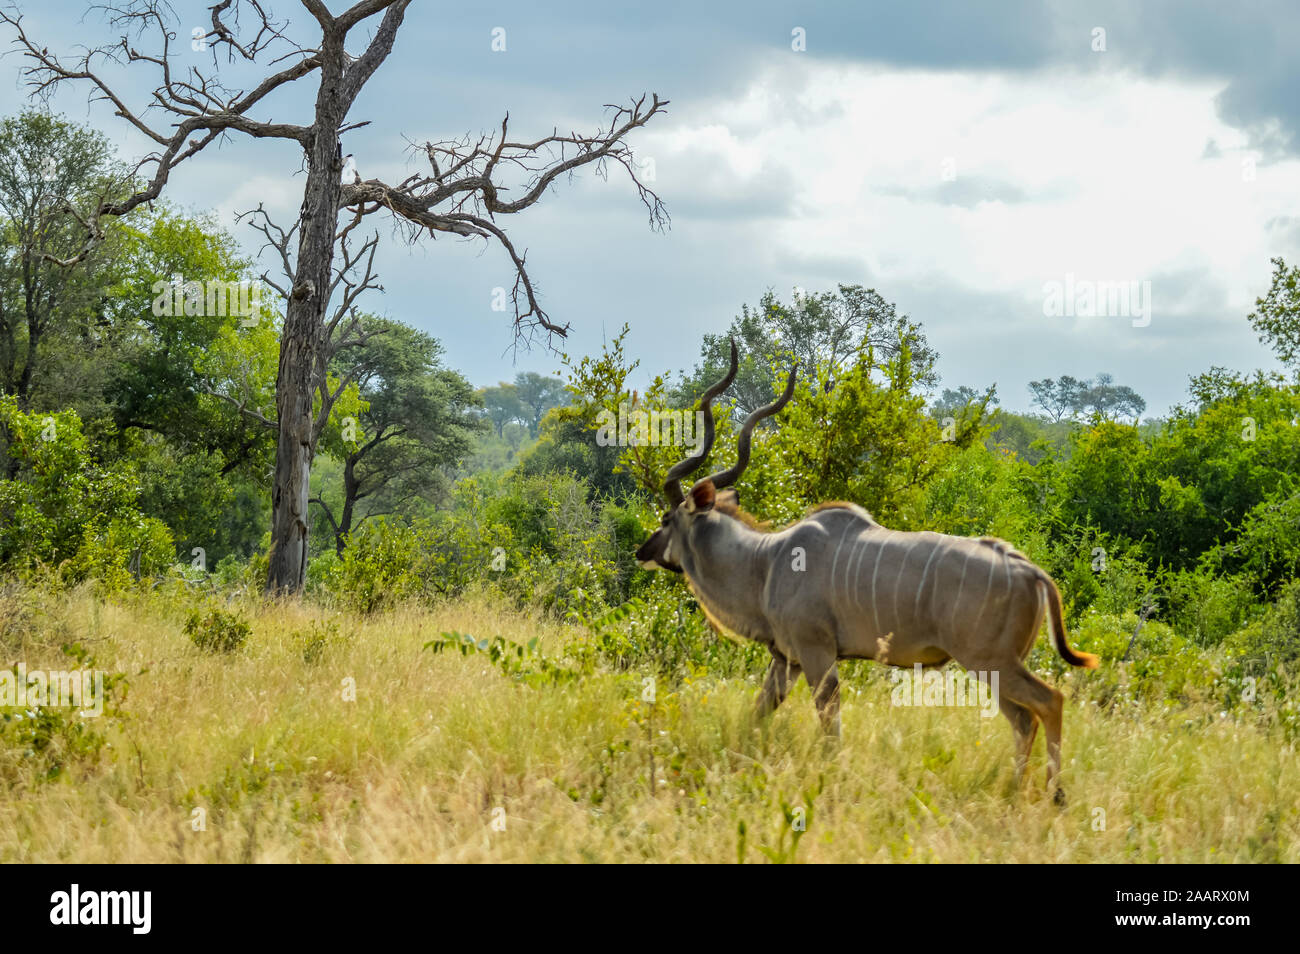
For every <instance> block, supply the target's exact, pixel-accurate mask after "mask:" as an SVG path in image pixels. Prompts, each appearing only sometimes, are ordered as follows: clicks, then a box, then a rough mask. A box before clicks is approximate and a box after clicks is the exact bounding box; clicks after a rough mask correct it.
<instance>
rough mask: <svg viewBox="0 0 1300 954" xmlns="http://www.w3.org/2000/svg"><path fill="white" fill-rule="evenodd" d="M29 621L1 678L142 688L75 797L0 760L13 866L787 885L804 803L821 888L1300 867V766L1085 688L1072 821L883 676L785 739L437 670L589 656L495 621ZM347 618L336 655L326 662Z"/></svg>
mask: <svg viewBox="0 0 1300 954" xmlns="http://www.w3.org/2000/svg"><path fill="white" fill-rule="evenodd" d="M8 606H9V611H10V619H9V621H8V623H5V622H4V621H3V620H0V637H2V641H0V648H2V649H3V656H4V657H6V658H5V659H4V660H2V661H3V664H4V665H6V666H8V665H10V663H11V661H12V660H15V659H24V660H26V661H27V665H28V666H29V667H36V666H40V665H44V666H46V667H48V668H51V669H53V668H68V667H69V666H70V663H69V661H68V658H67V656H66V655H64V654H63V653H62V652H61V651H60V649H59V647H60V645H61V644H62V643H66V642H70V641H79V642H80V643H81V644H82V645H84V646H85V647H86V648H87V649H88V650H89V651H90V652H92V653H93V654H94V656H95V658H96V666H97V667H98V668H102V669H106V670H108V671H111V672H112V671H117V672H122V673H125V674H127V677H128V679H129V690H128V692H127V694H126V696H125V698H124V699H123V700H122V701H121V703H120V705H121V709H122V710H123V714H121V715H119V716H113V717H105V718H103V719H101V720H100V722H101V724H100V725H98V726H96V727H95V728H96V729H97V730H99V731H101V732H102V733H103V734H104V735H105V737H106V739H107V742H106V744H105V745H104V746H103V747H102V748H101V749H100V750H99V751H98V753H97V754H94V755H88V756H85V757H78V758H71V759H69V760H68V761H67V763H66V765H65V767H64V769H63V770H62V771H61V772H60V773H59V774H58V775H57V777H54V778H52V779H44V778H41V777H39V773H38V771H37V767H38V766H41V765H46V764H48V762H49V758H50V757H52V756H50V753H48V752H47V753H46V754H45V756H43V757H42V758H34V757H33V756H32V753H31V752H24V751H22V750H21V747H14V746H13V745H11V744H8V743H5V745H4V747H3V748H2V749H0V861H5V862H241V861H242V862H247V861H252V862H484V861H489V862H580V861H596V862H639V861H652V862H727V863H734V862H735V861H737V859H738V857H740V856H741V855H742V854H743V858H744V860H745V861H747V862H767V861H769V860H791V844H792V841H793V840H794V837H793V836H794V831H793V825H792V824H791V822H790V821H789V817H788V816H787V813H786V811H785V810H783V807H782V806H783V802H784V803H785V804H786V805H787V806H788V807H789V810H790V814H791V816H793V817H796V818H797V817H798V815H797V813H795V811H794V810H795V809H796V808H800V807H803V808H804V812H803V814H804V827H805V830H804V831H803V832H802V833H801V836H800V838H799V840H798V845H797V851H796V852H795V854H794V860H797V861H799V862H823V861H833V862H857V861H867V862H989V861H1002V862H1217V861H1222V862H1260V861H1268V862H1295V861H1297V860H1300V847H1298V846H1300V837H1298V836H1300V821H1298V818H1297V811H1296V802H1297V795H1300V769H1298V768H1297V765H1296V759H1295V752H1294V745H1293V743H1292V744H1290V745H1288V744H1287V743H1286V742H1285V741H1284V740H1283V739H1282V737H1281V734H1280V733H1278V732H1277V731H1275V730H1269V729H1267V728H1264V727H1261V725H1260V724H1257V723H1256V722H1247V721H1238V720H1237V719H1235V718H1233V717H1222V718H1221V717H1219V714H1218V713H1215V712H1212V711H1202V709H1198V708H1196V707H1195V706H1193V707H1191V708H1188V707H1178V706H1158V707H1157V706H1153V707H1151V708H1149V709H1142V708H1133V709H1131V710H1129V711H1124V710H1120V711H1121V713H1122V714H1116V713H1115V712H1111V713H1109V714H1108V713H1106V712H1103V711H1102V710H1100V709H1099V708H1097V707H1096V706H1095V705H1091V704H1080V703H1079V702H1078V701H1077V698H1075V696H1077V694H1072V692H1071V684H1072V683H1074V682H1075V681H1076V680H1079V679H1082V678H1087V677H1088V676H1087V674H1084V673H1077V672H1072V673H1070V674H1069V675H1068V677H1067V678H1066V679H1065V680H1064V681H1063V682H1058V683H1057V684H1058V685H1060V686H1061V688H1062V689H1064V690H1065V691H1066V694H1067V708H1066V723H1065V733H1064V745H1065V750H1064V776H1063V777H1064V785H1065V788H1066V790H1067V793H1068V796H1069V802H1068V804H1067V805H1066V807H1064V808H1063V809H1061V808H1057V807H1056V806H1055V805H1053V804H1052V802H1051V799H1050V798H1048V797H1046V793H1045V790H1044V784H1043V775H1044V770H1045V754H1044V750H1043V745H1044V743H1043V741H1042V735H1041V733H1040V735H1039V739H1038V742H1037V745H1036V748H1035V752H1034V759H1033V761H1032V763H1031V769H1030V771H1031V774H1030V777H1029V779H1028V781H1027V784H1026V787H1025V789H1024V791H1023V792H1021V793H1019V794H1017V792H1016V791H1015V787H1014V769H1013V765H1012V746H1011V732H1010V729H1009V728H1008V725H1007V723H1006V720H1005V719H1003V718H1002V717H1001V716H998V717H997V718H993V719H983V718H980V717H979V715H978V714H977V712H976V711H975V710H973V709H951V708H949V709H936V708H930V709H923V708H917V709H906V708H897V707H893V706H891V705H890V696H889V684H888V682H887V681H886V680H885V679H884V678H883V677H870V678H849V679H848V680H846V681H847V682H848V683H849V685H848V686H847V687H846V690H845V699H844V709H843V739H842V741H841V742H840V743H838V744H834V743H831V744H827V743H825V742H823V740H822V738H821V736H820V732H819V729H818V724H817V719H816V716H815V713H814V710H813V706H812V703H811V700H810V698H809V692H808V689H807V687H806V686H805V685H802V684H801V685H800V687H799V689H798V690H797V691H796V692H795V693H794V694H793V695H792V697H791V698H790V700H789V701H787V703H786V704H785V705H784V706H783V707H782V708H781V709H780V710H779V711H778V713H777V714H776V715H775V717H774V718H773V719H772V720H771V721H770V723H769V724H768V725H767V726H766V727H761V726H758V725H755V724H754V722H753V721H752V719H751V716H750V714H749V713H750V706H751V700H752V697H753V694H754V692H755V690H756V688H757V681H756V680H753V681H746V680H731V681H725V680H721V679H716V678H712V677H710V676H709V675H708V674H705V673H701V674H698V675H697V677H695V678H692V679H690V680H688V681H687V682H686V683H685V684H684V685H681V686H679V687H677V688H676V689H675V690H673V691H670V690H669V689H668V688H666V687H660V690H659V693H658V700H657V702H656V703H655V704H654V705H653V707H652V706H651V705H650V704H648V703H644V702H642V701H641V692H642V681H641V680H642V676H641V674H638V673H631V672H625V673H616V672H608V671H601V670H597V671H596V672H594V673H593V674H591V675H590V676H588V677H586V678H584V679H582V680H578V681H569V682H564V683H560V684H552V683H544V682H541V683H537V684H529V683H526V682H521V681H519V680H516V679H512V678H511V677H509V676H508V675H505V674H503V672H502V671H501V670H500V669H499V668H498V667H496V666H495V665H493V664H492V662H491V661H490V660H489V659H488V658H487V657H486V656H485V655H483V654H477V653H472V654H470V655H468V656H466V655H462V654H461V653H458V652H454V651H451V652H442V653H433V652H431V651H429V650H428V649H425V648H423V647H424V645H425V643H426V642H428V641H429V640H430V639H434V638H436V637H438V636H439V634H440V633H442V632H443V631H461V632H466V633H472V634H475V635H476V636H489V635H502V636H505V637H507V638H509V639H512V640H515V641H517V642H521V643H522V642H526V641H527V640H529V639H531V638H532V637H534V636H537V637H539V638H540V646H541V649H542V651H543V652H544V653H545V654H546V655H547V656H548V657H557V656H558V654H559V651H560V650H561V648H562V647H563V645H564V644H565V643H566V642H567V641H573V640H582V639H584V638H585V633H584V631H583V630H582V629H580V628H575V627H563V626H560V625H557V624H554V623H539V622H537V621H536V620H535V619H530V618H528V617H527V616H525V615H522V614H520V613H518V612H515V611H513V610H507V609H503V608H501V607H500V606H497V605H493V604H492V603H491V602H489V601H486V600H469V601H466V602H464V603H459V604H452V605H447V606H443V607H435V608H429V607H406V608H403V609H399V610H396V611H393V612H390V613H387V614H382V615H376V616H372V617H368V618H356V617H348V616H342V615H339V614H336V613H334V612H332V611H330V610H328V609H323V608H320V607H317V606H314V605H312V604H310V603H306V602H302V603H299V602H287V603H262V602H258V601H249V602H247V603H246V604H244V611H245V612H246V613H247V615H248V618H249V620H250V622H251V624H252V636H251V637H250V639H249V640H248V642H247V644H246V645H245V647H244V648H243V649H241V650H239V651H237V652H235V653H232V654H226V655H221V654H210V653H204V652H202V651H200V650H199V649H197V648H196V647H195V646H194V645H192V644H191V642H190V640H189V639H187V638H186V637H185V636H184V635H183V634H182V625H183V623H184V616H183V613H181V612H180V611H178V610H175V609H171V608H169V607H170V606H171V604H169V603H168V602H167V601H166V600H165V599H163V598H162V597H157V596H155V597H150V596H128V597H122V598H118V599H117V600H115V601H112V600H105V599H100V598H97V597H96V596H94V595H93V592H92V591H91V590H89V589H86V588H82V589H79V590H75V591H72V592H71V593H66V594H57V595H56V594H42V593H40V592H36V591H26V592H22V593H19V594H18V595H17V596H15V595H13V594H12V593H11V597H10V600H9V603H8ZM16 607H17V609H16ZM2 608H3V606H0V609H2ZM19 610H21V612H19ZM329 620H333V621H334V625H335V630H333V631H335V632H337V636H336V637H334V638H331V639H329V640H327V641H326V642H325V643H324V644H323V645H318V646H316V647H314V649H313V650H312V651H309V652H304V646H305V643H304V638H305V637H304V635H303V634H304V633H306V632H311V631H312V629H311V627H312V623H313V622H316V623H317V624H318V625H319V624H321V623H322V622H326V623H327V622H328V621H329ZM319 631H320V630H319V629H318V630H317V632H319ZM871 665H872V664H870V663H853V664H850V668H851V669H853V670H857V671H859V672H860V671H861V669H860V667H870V666H871ZM347 679H351V680H354V681H355V686H356V699H355V701H344V699H343V687H344V686H345V680H347ZM5 738H6V737H5V736H4V735H0V741H3V740H4V739H5ZM55 754H56V755H57V753H55ZM652 759H653V765H654V772H655V781H654V784H653V786H652V785H651V782H650V774H649V773H650V770H651V769H650V766H651V761H652ZM808 802H810V804H811V808H807V807H804V806H806V804H807V803H808ZM196 808H199V809H202V810H203V812H204V813H205V814H206V817H205V819H204V823H205V828H206V830H197V831H196V830H194V829H195V824H196V823H195V819H196V818H197V817H200V816H197V815H196V814H195V812H194V810H195V809H196ZM498 809H501V810H503V811H497V810H498ZM1103 813H1104V815H1103ZM742 824H743V825H744V829H745V834H744V838H743V844H742V838H741V835H740V826H741V825H742ZM502 828H503V829H504V830H501V829H502Z"/></svg>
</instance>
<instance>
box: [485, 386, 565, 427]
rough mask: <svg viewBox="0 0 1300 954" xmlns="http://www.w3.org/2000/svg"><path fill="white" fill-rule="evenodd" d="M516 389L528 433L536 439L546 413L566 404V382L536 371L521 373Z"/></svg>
mask: <svg viewBox="0 0 1300 954" xmlns="http://www.w3.org/2000/svg"><path fill="white" fill-rule="evenodd" d="M514 388H515V396H516V399H517V400H518V402H519V405H520V406H521V408H522V409H523V410H524V411H525V412H526V419H527V422H528V433H530V434H531V435H532V436H533V437H536V436H537V429H538V427H539V426H540V425H541V423H542V418H543V417H545V416H546V412H547V411H549V410H550V409H551V408H553V407H559V406H560V405H561V404H563V403H564V398H565V391H564V382H563V381H561V380H560V379H559V378H557V377H553V376H550V375H546V374H538V373H536V372H535V371H521V372H519V374H518V375H516V376H515V385H514ZM498 436H499V430H498Z"/></svg>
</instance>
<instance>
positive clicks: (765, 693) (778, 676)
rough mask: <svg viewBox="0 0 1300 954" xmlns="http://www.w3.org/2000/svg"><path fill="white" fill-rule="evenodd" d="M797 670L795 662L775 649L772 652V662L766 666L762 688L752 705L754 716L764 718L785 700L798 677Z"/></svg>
mask: <svg viewBox="0 0 1300 954" xmlns="http://www.w3.org/2000/svg"><path fill="white" fill-rule="evenodd" d="M799 671H800V670H799V665H798V664H797V663H794V662H791V661H790V660H789V659H786V658H785V657H784V656H782V655H779V654H778V653H776V652H775V651H774V652H773V653H772V664H771V665H770V666H768V667H767V678H766V679H764V680H763V688H762V689H760V690H759V691H758V699H757V701H756V703H755V706H754V714H755V716H757V717H758V718H759V719H762V718H765V717H766V716H769V715H771V714H772V712H773V711H775V710H776V707H777V706H779V705H780V704H781V703H782V702H784V701H785V697H786V696H788V695H789V694H790V687H791V686H793V685H794V683H795V680H796V679H798V678H799Z"/></svg>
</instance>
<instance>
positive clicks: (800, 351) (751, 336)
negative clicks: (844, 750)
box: [672, 285, 936, 418]
mask: <svg viewBox="0 0 1300 954" xmlns="http://www.w3.org/2000/svg"><path fill="white" fill-rule="evenodd" d="M733 339H734V340H735V342H736V345H737V349H738V351H739V355H740V361H739V370H738V372H737V374H736V380H735V383H734V384H732V386H731V388H730V389H729V391H728V394H729V395H731V396H732V400H733V401H734V409H735V414H736V416H737V417H738V418H743V417H744V416H745V415H747V414H749V413H750V412H751V411H752V410H754V409H755V408H757V407H760V406H762V405H763V404H765V403H766V402H767V401H768V400H770V399H771V395H772V394H773V393H774V392H776V391H778V390H780V388H781V387H783V386H784V381H782V380H780V377H781V376H780V374H779V373H778V370H777V369H780V368H782V367H789V366H790V363H791V361H798V362H799V365H800V367H802V368H805V369H807V368H818V369H820V370H821V371H822V372H823V374H822V387H824V388H828V389H829V388H832V387H834V386H835V383H836V381H837V380H838V379H839V378H840V377H841V376H843V375H844V374H847V373H849V372H850V369H851V368H854V367H856V366H857V365H858V362H859V360H860V359H859V356H860V355H861V354H863V353H865V352H867V351H868V350H870V351H872V352H873V353H874V355H875V359H876V360H877V361H879V362H880V364H879V365H873V367H872V368H871V371H872V372H873V373H877V374H878V373H879V371H880V369H881V368H883V366H884V363H885V362H887V361H890V360H892V359H894V358H896V357H897V356H898V355H899V354H901V353H903V351H904V349H905V350H906V352H907V354H908V355H909V361H910V362H911V365H912V367H911V369H910V372H909V373H910V375H911V377H912V379H913V380H915V381H916V382H917V384H918V386H919V387H921V388H929V387H932V386H933V385H934V383H935V381H936V375H935V372H934V362H935V359H936V354H935V352H934V351H933V350H932V349H931V348H930V347H929V344H928V343H927V342H926V339H925V335H924V333H923V332H922V331H921V327H920V325H919V324H917V323H916V322H913V321H911V320H909V319H908V318H907V316H906V315H899V314H898V312H897V310H896V309H895V307H894V305H892V304H890V303H889V302H887V301H886V300H885V299H884V298H882V297H881V296H880V294H879V293H877V292H876V291H875V290H874V289H871V288H863V287H862V286H861V285H840V286H838V288H837V290H836V291H833V292H820V293H817V294H814V295H803V294H798V293H796V295H795V296H794V299H793V302H792V303H791V304H789V305H787V304H785V303H784V302H782V301H780V300H779V299H778V298H777V297H776V295H775V294H774V293H773V292H771V291H768V292H767V293H766V294H765V295H764V296H763V297H762V298H761V299H760V300H759V304H758V306H757V307H754V308H751V307H750V306H749V305H742V306H741V312H740V315H738V316H737V317H736V318H735V319H733V320H732V322H731V326H730V327H729V328H728V329H727V332H726V334H722V335H705V336H704V343H703V345H702V346H701V348H700V362H699V363H698V364H697V365H696V366H695V368H694V370H693V371H691V372H690V373H689V374H684V375H682V377H681V380H680V382H679V384H678V386H677V388H676V389H675V393H674V394H673V395H672V397H673V399H674V400H675V401H676V402H677V403H678V404H679V405H680V406H683V407H685V406H688V405H689V404H691V403H692V402H694V401H695V400H697V399H698V398H699V396H700V395H701V394H703V393H704V390H705V388H707V387H708V386H709V385H710V384H711V383H712V382H714V381H716V380H718V378H720V377H721V376H722V375H723V374H725V373H726V370H727V367H728V364H729V361H730V353H731V341H732V340H733Z"/></svg>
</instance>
